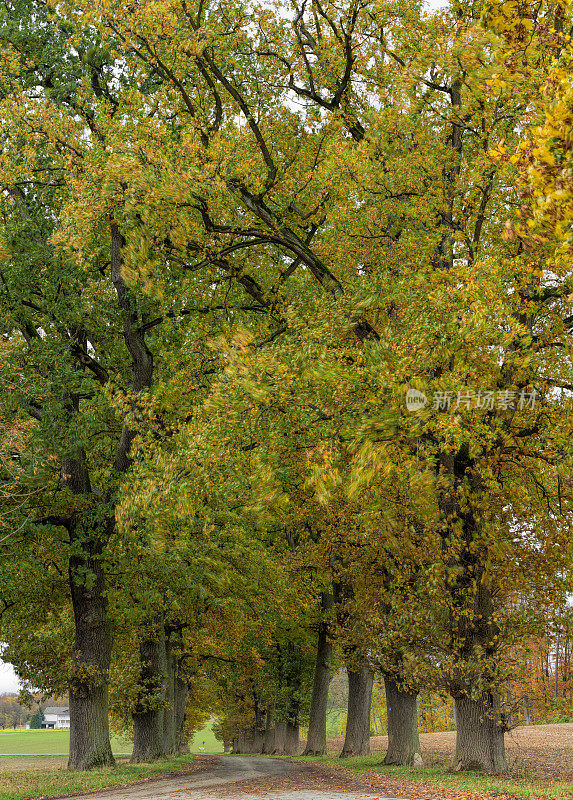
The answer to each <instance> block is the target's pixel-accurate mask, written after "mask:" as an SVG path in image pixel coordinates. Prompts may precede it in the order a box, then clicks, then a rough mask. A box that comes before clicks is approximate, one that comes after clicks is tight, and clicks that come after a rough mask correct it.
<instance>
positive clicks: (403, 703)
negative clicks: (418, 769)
mask: <svg viewBox="0 0 573 800" xmlns="http://www.w3.org/2000/svg"><path fill="white" fill-rule="evenodd" d="M384 686H385V688H386V709H387V713H388V750H387V751H386V756H385V757H384V763H385V764H404V765H406V766H413V765H415V766H421V765H422V757H421V755H420V737H419V735H418V709H417V706H416V699H417V694H416V693H415V692H406V691H403V690H402V689H400V688H399V687H398V684H397V683H396V680H395V678H394V677H393V676H391V675H385V676H384Z"/></svg>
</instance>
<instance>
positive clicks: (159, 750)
mask: <svg viewBox="0 0 573 800" xmlns="http://www.w3.org/2000/svg"><path fill="white" fill-rule="evenodd" d="M139 654H140V659H141V674H140V679H139V681H140V684H141V689H140V691H139V694H138V697H137V702H136V706H135V710H134V712H133V715H132V716H133V752H132V754H131V761H132V762H134V763H136V762H140V761H153V760H155V759H157V758H161V757H162V756H163V716H164V708H163V695H164V691H165V680H166V668H167V664H166V660H165V632H164V629H163V625H162V624H161V627H160V630H159V632H156V634H155V636H147V637H146V638H144V639H143V641H142V642H141V644H140V646H139Z"/></svg>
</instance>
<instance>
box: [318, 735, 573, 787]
mask: <svg viewBox="0 0 573 800" xmlns="http://www.w3.org/2000/svg"><path fill="white" fill-rule="evenodd" d="M342 741H343V740H342V739H329V740H328V751H329V752H333V753H334V752H340V750H342ZM505 741H506V748H507V760H508V764H509V771H510V773H511V774H512V775H513V776H515V777H532V778H555V779H558V780H573V722H567V723H558V724H555V725H529V726H524V727H523V728H515V729H514V730H512V731H510V733H508V734H506V737H505ZM387 745H388V738H387V737H386V736H373V737H372V738H371V739H370V748H371V750H372V754H373V755H376V754H377V753H381V754H382V753H384V752H385V750H386V747H387ZM420 745H421V748H422V757H423V758H424V763H425V765H426V766H431V765H433V764H440V765H443V766H445V767H449V766H451V765H452V763H453V760H454V753H455V749H456V734H455V732H454V731H447V732H445V733H422V734H420Z"/></svg>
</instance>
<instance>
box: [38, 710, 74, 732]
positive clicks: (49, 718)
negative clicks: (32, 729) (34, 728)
mask: <svg viewBox="0 0 573 800" xmlns="http://www.w3.org/2000/svg"><path fill="white" fill-rule="evenodd" d="M42 728H57V729H60V730H61V729H62V728H64V729H66V730H69V728H70V709H69V708H68V706H48V707H47V708H45V709H44V721H43V722H42Z"/></svg>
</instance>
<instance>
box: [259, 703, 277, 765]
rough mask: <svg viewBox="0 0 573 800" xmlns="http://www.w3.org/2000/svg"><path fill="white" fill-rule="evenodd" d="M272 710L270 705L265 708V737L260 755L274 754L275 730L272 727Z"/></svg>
mask: <svg viewBox="0 0 573 800" xmlns="http://www.w3.org/2000/svg"><path fill="white" fill-rule="evenodd" d="M273 716H274V709H273V707H272V705H268V706H267V715H266V720H265V735H264V738H263V749H262V751H261V752H262V753H265V754H267V755H268V754H270V753H274V749H275V729H274V726H273Z"/></svg>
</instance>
